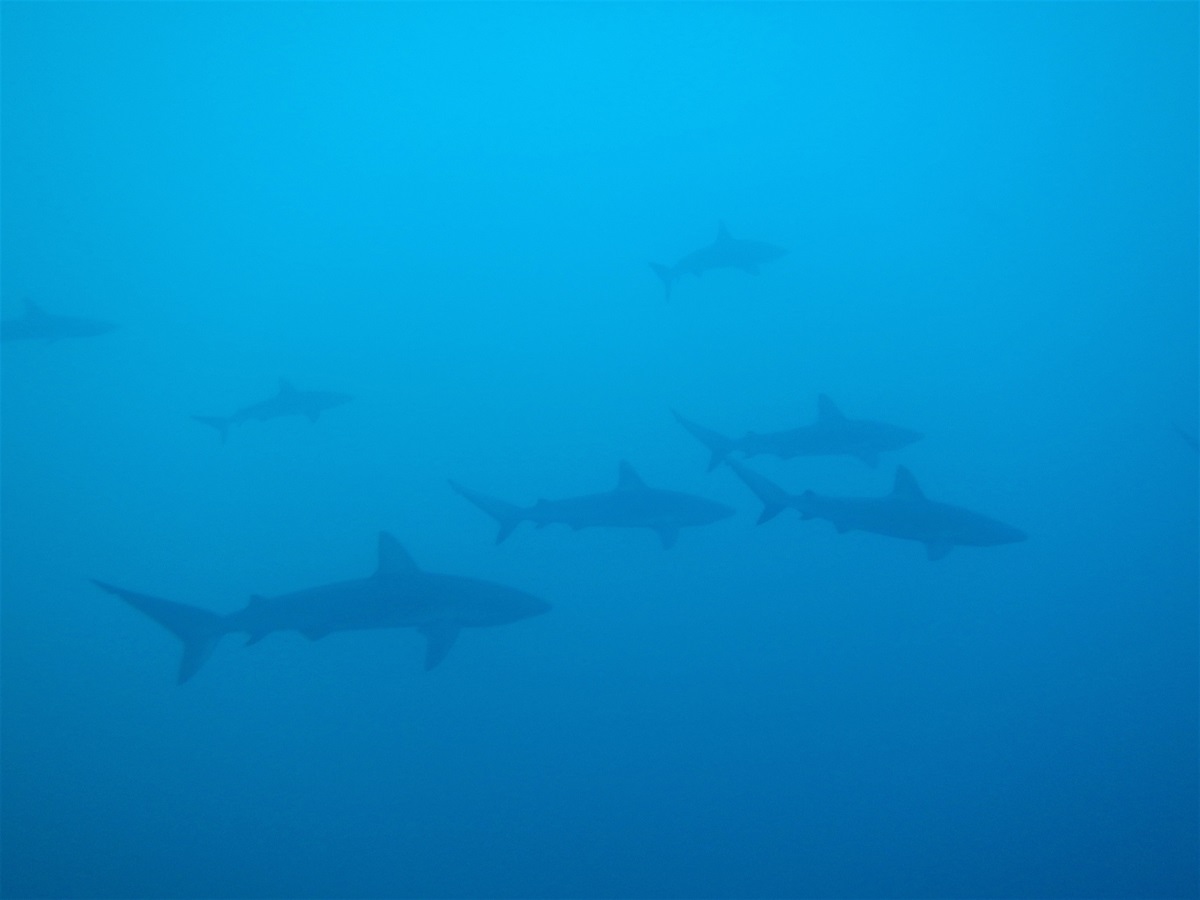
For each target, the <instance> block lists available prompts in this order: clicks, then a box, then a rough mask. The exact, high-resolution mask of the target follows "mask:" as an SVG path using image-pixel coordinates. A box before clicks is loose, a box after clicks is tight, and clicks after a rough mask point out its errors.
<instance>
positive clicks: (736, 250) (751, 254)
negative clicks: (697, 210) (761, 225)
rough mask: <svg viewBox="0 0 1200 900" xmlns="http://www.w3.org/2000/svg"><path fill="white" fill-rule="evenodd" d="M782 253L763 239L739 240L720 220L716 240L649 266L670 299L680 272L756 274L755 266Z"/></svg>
mask: <svg viewBox="0 0 1200 900" xmlns="http://www.w3.org/2000/svg"><path fill="white" fill-rule="evenodd" d="M786 253H787V251H786V250H784V249H783V248H782V247H776V246H774V245H773V244H768V243H765V242H763V241H743V240H739V239H737V238H734V237H730V235H729V232H728V231H727V230H726V228H725V223H724V222H721V223H719V224H718V226H717V239H716V240H715V241H713V242H712V243H711V244H709V245H708V246H707V247H701V248H700V249H699V250H694V251H692V252H691V253H689V254H687V255H686V256H684V257H683V258H682V259H680V260H679V261H678V262H676V263H675V265H673V266H664V265H662V264H661V263H650V268H652V269H653V270H654V274H655V275H657V276H658V277H659V279H660V280H661V281H662V283H663V288H664V289H665V291H666V297H667V299H668V300H670V299H671V287H672V286H673V285H674V284H675V282H676V281H678V280H679V278H680V276H682V275H687V274H692V275H696V276H699V275H703V274H704V273H705V272H707V271H708V270H709V269H741V270H742V271H743V272H747V273H749V274H750V275H757V274H758V269H759V266H761V265H762V264H763V263H768V262H771V261H773V260H776V259H779V258H780V257H781V256H783V255H784V254H786Z"/></svg>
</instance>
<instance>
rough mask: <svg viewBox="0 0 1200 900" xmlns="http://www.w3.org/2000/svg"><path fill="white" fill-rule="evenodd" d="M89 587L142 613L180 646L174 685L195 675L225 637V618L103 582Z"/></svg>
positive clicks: (95, 582)
mask: <svg viewBox="0 0 1200 900" xmlns="http://www.w3.org/2000/svg"><path fill="white" fill-rule="evenodd" d="M92 583H93V584H94V585H96V587H98V588H100V589H101V590H104V591H108V592H109V593H110V594H115V595H116V596H118V597H120V598H121V599H122V600H124V601H125V602H126V603H128V604H129V605H130V606H132V607H133V608H134V609H136V610H137V611H138V612H141V613H145V614H146V615H147V616H149V617H150V618H151V619H153V620H154V621H155V622H157V623H158V624H159V625H161V626H162V627H163V628H165V629H167V630H168V631H170V632H171V633H172V634H174V635H175V637H177V638H179V640H181V641H182V642H183V658H182V659H180V661H179V675H178V678H177V682H178V683H179V684H183V683H184V682H185V681H187V680H188V679H189V678H191V677H192V676H193V675H195V674H196V673H197V672H198V671H199V670H200V667H201V666H202V665H204V663H205V662H206V661H207V660H208V658H209V657H210V656H212V652H213V650H214V649H216V646H217V642H218V641H220V640H221V636H222V635H224V634H225V633H226V630H227V629H226V628H225V617H224V616H221V615H218V614H216V613H211V612H208V611H207V610H203V609H198V608H197V607H195V606H188V605H187V604H185V603H175V602H174V601H172V600H163V599H161V598H159V597H151V596H149V595H147V594H136V593H134V592H133V591H127V590H125V589H124V588H119V587H116V586H114V585H111V584H106V583H105V582H103V581H96V580H94V579H93V581H92Z"/></svg>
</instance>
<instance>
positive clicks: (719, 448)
mask: <svg viewBox="0 0 1200 900" xmlns="http://www.w3.org/2000/svg"><path fill="white" fill-rule="evenodd" d="M671 415H673V416H674V417H675V421H676V422H678V423H679V424H680V425H682V426H683V427H684V428H686V429H687V430H688V432H689V433H691V435H692V437H694V438H695V439H696V440H698V441H699V442H700V443H702V444H703V445H704V446H705V447H707V448H708V450H709V452H710V453H711V454H712V456H710V457H709V460H708V471H710V472H711V471H712V470H713V469H715V468H716V467H717V466H719V465H720V464H721V463H723V462H724V461H725V457H727V456H728V455H729V453H730V451H731V450H733V448H734V443H735V442H734V441H733V439H732V438H727V437H725V435H723V434H718V433H717V432H715V431H713V430H712V429H710V428H705V427H704V426H703V425H697V424H696V423H695V422H691V421H689V420H688V419H685V418H684V417H683V416H681V415H680V414H679V413H677V412H675V410H671Z"/></svg>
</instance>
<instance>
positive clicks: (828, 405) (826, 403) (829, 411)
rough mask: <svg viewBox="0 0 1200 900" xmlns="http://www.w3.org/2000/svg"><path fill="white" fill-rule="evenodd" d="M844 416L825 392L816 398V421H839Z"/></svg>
mask: <svg viewBox="0 0 1200 900" xmlns="http://www.w3.org/2000/svg"><path fill="white" fill-rule="evenodd" d="M845 418H846V417H845V416H843V415H842V411H841V410H840V409H838V408H837V407H836V406H834V405H833V401H832V400H830V399H829V396H828V395H827V394H822V395H821V396H819V397H818V398H817V421H818V422H841V421H842V420H843V419H845Z"/></svg>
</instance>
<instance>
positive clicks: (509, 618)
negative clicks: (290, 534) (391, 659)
mask: <svg viewBox="0 0 1200 900" xmlns="http://www.w3.org/2000/svg"><path fill="white" fill-rule="evenodd" d="M95 584H96V585H97V586H98V587H101V588H103V589H104V590H106V591H108V592H109V593H110V594H116V595H117V596H118V597H120V598H121V599H122V600H124V601H125V602H126V603H128V604H129V605H130V606H132V607H133V608H134V609H136V610H138V611H139V612H142V613H145V614H146V615H147V616H149V617H150V618H151V619H153V620H154V621H156V622H157V623H158V624H159V625H162V626H163V627H164V628H166V629H167V630H168V631H171V632H172V633H173V634H174V635H175V636H176V637H177V638H179V640H181V641H182V642H183V659H182V660H181V661H180V664H179V677H178V683H179V684H183V683H184V682H185V681H187V680H188V679H189V678H191V677H192V676H193V675H195V674H196V672H197V670H199V668H200V667H201V666H202V665H203V664H204V663H205V661H206V660H207V659H208V658H209V656H210V655H212V652H213V649H214V648H215V647H216V646H217V642H218V641H220V639H221V638H222V637H223V636H225V635H227V634H232V633H235V632H244V633H246V634H247V635H249V638H248V640H247V641H246V643H247V644H254V643H257V642H258V641H261V640H262V639H263V638H264V637H266V636H267V635H268V634H271V633H272V632H275V631H298V632H300V633H301V634H302V635H304V636H305V637H307V638H309V639H311V640H314V641H315V640H318V639H319V638H323V637H325V635H327V634H331V633H332V632H335V631H362V630H365V629H376V628H415V629H417V630H418V631H420V632H421V633H422V634H423V635H425V637H426V638H427V639H428V643H427V645H426V650H425V668H426V670H428V669H432V668H433V667H434V666H436V665H437V664H438V663H440V662H441V661H442V660H443V659H445V658H446V654H447V653H449V652H450V648H451V647H452V646H453V645H454V641H455V638H457V637H458V633H459V631H460V630H461V629H463V628H486V627H489V626H492V625H507V624H508V623H509V622H516V621H518V620H519V619H527V618H529V617H530V616H536V615H539V614H541V613H544V612H546V611H548V610H549V609H550V605H549V604H548V603H546V602H544V601H542V600H539V599H537V598H536V597H531V596H530V595H529V594H526V593H523V592H521V591H517V590H514V589H512V588H508V587H504V586H502V585H499V584H493V583H492V582H489V581H480V580H478V579H476V578H463V577H460V576H458V575H434V574H432V573H429V572H423V571H421V570H420V569H419V568H417V564H416V563H415V562H413V560H412V557H410V556H409V555H408V553H407V552H406V551H405V550H404V548H403V547H401V546H400V544H399V543H398V542H397V541H396V539H395V538H394V537H392V536H391V535H390V534H386V533H380V535H379V567H378V568H377V569H376V570H375V574H373V575H371V576H369V577H367V578H356V579H353V580H351V581H339V582H336V583H334V584H326V585H322V586H321V587H315V588H308V589H307V590H302V591H296V592H294V593H291V594H282V595H280V596H278V597H269V598H268V597H253V598H251V600H250V603H249V604H248V605H247V606H246V608H245V609H242V610H240V611H239V612H235V613H230V614H228V615H220V614H218V613H212V612H209V611H207V610H204V609H199V608H198V607H195V606H187V605H186V604H183V603H175V602H173V601H171V600H163V599H161V598H158V597H150V596H147V595H146V594H137V593H134V592H133V591H127V590H125V589H124V588H119V587H115V586H113V585H111V584H106V583H105V582H103V581H96V582H95Z"/></svg>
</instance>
